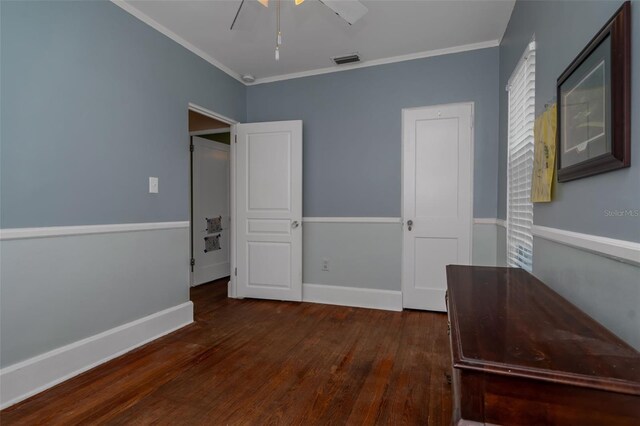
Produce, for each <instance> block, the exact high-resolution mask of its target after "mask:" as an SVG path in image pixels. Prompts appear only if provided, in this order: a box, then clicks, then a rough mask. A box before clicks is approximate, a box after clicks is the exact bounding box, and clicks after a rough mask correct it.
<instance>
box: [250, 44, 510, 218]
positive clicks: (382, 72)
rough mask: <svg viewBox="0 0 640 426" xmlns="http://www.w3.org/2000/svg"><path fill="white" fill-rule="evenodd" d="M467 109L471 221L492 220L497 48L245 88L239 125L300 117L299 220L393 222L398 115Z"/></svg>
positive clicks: (397, 170)
mask: <svg viewBox="0 0 640 426" xmlns="http://www.w3.org/2000/svg"><path fill="white" fill-rule="evenodd" d="M465 101H474V102H475V114H476V116H475V123H476V127H475V173H474V185H475V187H474V216H475V217H496V211H497V191H496V188H497V178H498V175H497V166H498V159H497V154H498V151H497V148H498V146H497V142H496V141H497V139H498V133H497V126H498V48H490V49H482V50H475V51H471V52H464V53H457V54H452V55H444V56H436V57H431V58H425V59H417V60H413V61H406V62H399V63H394V64H388V65H380V66H375V67H367V68H360V69H355V70H349V71H342V72H338V73H332V74H324V75H316V76H311V77H305V78H298V79H293V80H286V81H281V82H275V83H268V84H259V85H255V86H249V87H248V89H247V120H248V121H273V120H294V119H295V120H303V122H304V127H303V129H304V130H303V132H304V135H303V137H304V157H303V163H304V165H303V170H304V172H303V173H304V183H303V185H304V190H303V193H304V202H303V204H304V208H303V211H304V215H305V216H314V217H315V216H320V217H325V216H354V217H360V216H362V217H385V216H391V217H398V216H400V208H401V206H400V191H401V186H400V178H401V170H400V154H401V144H402V140H401V136H402V135H401V125H402V122H401V121H402V120H401V112H402V109H403V108H411V107H419V106H428V105H437V104H446V103H454V102H465Z"/></svg>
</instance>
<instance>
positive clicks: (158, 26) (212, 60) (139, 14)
mask: <svg viewBox="0 0 640 426" xmlns="http://www.w3.org/2000/svg"><path fill="white" fill-rule="evenodd" d="M111 3H113V4H115V5H116V6H118V7H119V8H121V9H123V10H125V11H126V12H128V13H130V14H131V15H133V16H135V17H136V18H138V19H139V20H141V21H142V22H144V23H145V24H147V25H149V26H150V27H151V28H153V29H155V30H156V31H159V32H161V33H162V34H164V35H165V36H167V37H169V38H170V39H171V40H173V41H175V42H176V43H178V44H179V45H181V46H182V47H184V48H185V49H187V50H190V51H191V52H192V53H195V54H196V55H198V56H199V57H201V58H202V59H204V60H205V61H207V62H209V63H210V64H211V65H213V66H214V67H216V68H218V69H219V70H220V71H222V72H224V73H226V74H228V75H229V76H231V77H233V78H234V79H235V80H238V81H239V82H240V83H242V84H245V82H244V81H242V77H241V76H240V74H239V73H237V72H235V71H234V70H232V69H231V68H229V67H227V66H225V65H224V64H223V63H222V62H220V61H218V60H216V59H215V58H214V57H213V56H211V55H209V54H208V53H206V52H205V51H204V50H202V49H200V48H198V47H196V46H194V45H193V44H191V43H189V42H188V41H187V40H185V39H183V38H182V37H180V36H179V35H178V34H176V33H174V32H173V31H171V30H170V29H168V28H167V27H165V26H164V25H162V24H160V23H159V22H158V21H156V20H154V19H152V18H151V17H150V16H149V15H147V14H145V13H143V12H141V11H140V10H138V9H136V8H135V7H133V6H131V5H130V4H129V3H127V2H126V1H124V0H111Z"/></svg>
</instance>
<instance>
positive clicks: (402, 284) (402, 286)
mask: <svg viewBox="0 0 640 426" xmlns="http://www.w3.org/2000/svg"><path fill="white" fill-rule="evenodd" d="M455 105H469V106H471V126H472V127H471V145H470V150H471V152H470V153H469V155H470V156H471V182H470V183H471V191H470V197H471V203H470V206H471V212H470V215H469V216H470V221H471V223H470V224H469V226H470V228H469V229H470V232H471V235H469V259H473V196H474V191H473V183H474V180H475V178H474V175H473V173H474V166H475V155H474V154H475V129H476V125H475V117H476V113H475V102H473V101H470V102H453V103H450V104H437V105H425V106H421V107H414V108H403V109H402V114H401V117H400V121H401V129H400V131H401V132H402V148H401V149H402V155H401V156H400V176H401V185H400V215H401V224H400V226H401V230H402V237H403V239H404V226H405V217H406V215H405V211H404V150H405V146H406V143H407V141H406V140H405V137H404V135H405V132H404V116H405V112H406V111H411V110H417V109H424V108H437V107H446V106H455ZM404 261H405V253H404V243H403V244H402V255H401V265H402V268H401V273H400V289H401V290H402V292H404V289H405V286H406V285H407V282H406V278H405V273H404ZM403 300H404V299H403Z"/></svg>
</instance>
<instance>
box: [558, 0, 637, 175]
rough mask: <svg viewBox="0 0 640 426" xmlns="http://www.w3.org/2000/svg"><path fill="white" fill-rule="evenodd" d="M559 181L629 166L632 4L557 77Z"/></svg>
mask: <svg viewBox="0 0 640 426" xmlns="http://www.w3.org/2000/svg"><path fill="white" fill-rule="evenodd" d="M557 102H558V113H557V114H558V117H557V118H558V120H557V144H556V145H557V155H556V158H557V171H558V182H567V181H570V180H574V179H580V178H583V177H587V176H591V175H595V174H599V173H604V172H608V171H611V170H616V169H620V168H623V167H629V166H630V165H631V4H630V1H626V2H625V3H624V4H623V5H622V6H621V7H620V9H618V11H617V12H616V13H615V15H614V16H613V17H612V18H611V19H610V20H609V21H608V22H607V23H606V24H605V26H604V27H603V28H602V29H601V30H600V31H599V32H598V34H596V36H595V37H594V38H593V39H592V40H591V41H590V42H589V44H588V45H587V46H586V47H585V48H584V49H583V50H582V52H580V54H579V55H578V56H577V57H576V58H575V59H574V60H573V62H571V64H570V65H569V66H568V67H567V69H566V70H565V71H564V72H563V73H562V75H561V76H560V77H559V78H558V81H557Z"/></svg>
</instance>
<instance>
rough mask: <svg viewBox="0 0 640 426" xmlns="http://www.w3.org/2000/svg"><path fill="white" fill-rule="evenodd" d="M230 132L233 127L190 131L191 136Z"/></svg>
mask: <svg viewBox="0 0 640 426" xmlns="http://www.w3.org/2000/svg"><path fill="white" fill-rule="evenodd" d="M229 132H231V127H222V128H220V129H209V130H196V131H193V132H189V136H204V135H217V134H220V133H229Z"/></svg>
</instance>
